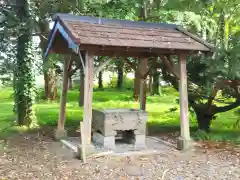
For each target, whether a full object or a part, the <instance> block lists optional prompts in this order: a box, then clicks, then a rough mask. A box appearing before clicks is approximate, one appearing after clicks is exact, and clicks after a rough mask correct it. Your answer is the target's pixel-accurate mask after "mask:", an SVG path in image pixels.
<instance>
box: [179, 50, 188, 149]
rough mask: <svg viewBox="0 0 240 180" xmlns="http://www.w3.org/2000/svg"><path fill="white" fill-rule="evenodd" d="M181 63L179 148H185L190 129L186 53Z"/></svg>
mask: <svg viewBox="0 0 240 180" xmlns="http://www.w3.org/2000/svg"><path fill="white" fill-rule="evenodd" d="M179 64H180V82H179V91H180V120H181V137H180V138H179V141H178V149H181V150H184V149H187V148H188V147H189V142H190V130H189V119H188V91H187V65H186V64H187V61H186V55H185V54H181V55H180V56H179Z"/></svg>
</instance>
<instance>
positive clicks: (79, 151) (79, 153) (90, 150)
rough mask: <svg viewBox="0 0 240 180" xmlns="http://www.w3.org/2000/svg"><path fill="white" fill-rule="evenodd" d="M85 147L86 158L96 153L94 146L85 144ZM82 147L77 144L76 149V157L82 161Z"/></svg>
mask: <svg viewBox="0 0 240 180" xmlns="http://www.w3.org/2000/svg"><path fill="white" fill-rule="evenodd" d="M84 146H85V147H84V148H85V154H86V158H87V157H88V156H90V155H92V154H94V153H95V152H96V150H95V146H94V145H93V144H87V145H84ZM81 148H82V145H81V144H79V145H78V147H77V153H76V155H75V156H76V157H77V158H79V159H81V160H83V154H82V149H81Z"/></svg>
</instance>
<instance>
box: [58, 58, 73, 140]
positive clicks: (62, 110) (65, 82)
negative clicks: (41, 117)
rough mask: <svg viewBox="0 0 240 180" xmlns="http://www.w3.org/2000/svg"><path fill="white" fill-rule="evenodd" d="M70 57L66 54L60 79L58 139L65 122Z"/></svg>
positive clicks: (62, 132) (62, 131) (62, 133)
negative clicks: (61, 78)
mask: <svg viewBox="0 0 240 180" xmlns="http://www.w3.org/2000/svg"><path fill="white" fill-rule="evenodd" d="M70 61H71V59H70V57H69V56H66V58H65V61H64V69H63V80H62V93H61V97H60V111H59V118H58V128H57V132H56V137H55V138H56V139H60V138H62V137H63V136H64V134H65V133H64V132H65V130H64V124H65V113H66V103H67V91H68V69H69V65H70Z"/></svg>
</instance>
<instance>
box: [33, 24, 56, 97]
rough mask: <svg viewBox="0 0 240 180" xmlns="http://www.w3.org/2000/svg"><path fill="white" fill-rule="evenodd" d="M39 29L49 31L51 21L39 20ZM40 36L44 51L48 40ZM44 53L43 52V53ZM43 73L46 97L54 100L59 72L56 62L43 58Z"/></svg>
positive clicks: (43, 31)
mask: <svg viewBox="0 0 240 180" xmlns="http://www.w3.org/2000/svg"><path fill="white" fill-rule="evenodd" d="M38 24H39V29H40V30H39V31H41V32H42V33H48V32H49V23H48V22H47V21H46V20H42V21H41V20H40V21H39V23H38ZM39 37H40V48H41V49H42V52H44V50H45V48H46V46H47V43H48V42H47V40H46V39H44V38H43V37H42V36H39ZM42 54H43V53H42ZM43 65H44V68H43V74H44V95H45V97H44V98H45V99H47V100H50V101H53V100H56V98H57V73H56V71H55V68H54V64H53V63H52V62H50V61H49V60H48V59H47V58H46V59H44V58H43Z"/></svg>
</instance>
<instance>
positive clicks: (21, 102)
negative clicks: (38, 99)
mask: <svg viewBox="0 0 240 180" xmlns="http://www.w3.org/2000/svg"><path fill="white" fill-rule="evenodd" d="M17 5H19V6H22V8H21V10H19V11H17V14H18V17H19V19H20V23H21V24H22V26H21V27H20V29H19V30H20V32H21V33H23V34H22V35H21V36H20V37H19V38H18V40H17V54H16V66H15V70H14V71H15V72H14V75H15V77H14V79H15V82H14V95H15V110H16V113H17V122H18V125H21V126H22V125H26V126H30V124H31V122H32V121H33V120H34V119H35V118H36V117H35V113H34V108H33V103H34V100H35V93H34V92H35V91H34V89H35V83H34V82H35V78H34V72H33V70H32V67H33V63H34V59H33V57H32V53H33V52H32V48H33V47H32V43H31V37H30V33H31V29H30V28H29V26H28V25H29V20H30V17H29V16H30V13H29V9H30V8H29V4H28V1H26V0H21V1H20V0H19V1H17ZM25 23H26V24H25Z"/></svg>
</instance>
